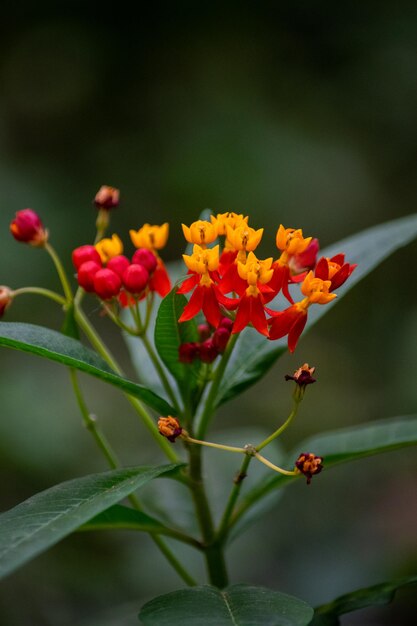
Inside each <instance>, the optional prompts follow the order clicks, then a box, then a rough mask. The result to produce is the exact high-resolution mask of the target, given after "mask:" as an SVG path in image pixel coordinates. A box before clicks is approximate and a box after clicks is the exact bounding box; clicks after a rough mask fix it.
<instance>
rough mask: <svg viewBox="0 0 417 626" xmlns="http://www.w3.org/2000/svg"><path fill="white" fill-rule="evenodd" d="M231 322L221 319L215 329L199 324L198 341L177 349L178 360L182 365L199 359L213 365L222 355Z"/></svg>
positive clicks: (225, 318)
mask: <svg viewBox="0 0 417 626" xmlns="http://www.w3.org/2000/svg"><path fill="white" fill-rule="evenodd" d="M232 328H233V322H232V320H231V319H229V318H228V317H223V318H222V319H221V320H220V324H219V325H218V327H217V328H216V329H214V328H212V327H211V326H210V325H209V324H200V325H199V327H198V332H199V335H200V341H199V342H197V341H193V342H189V343H183V344H181V345H180V347H179V360H180V361H181V362H182V363H192V362H193V361H195V360H196V359H199V360H200V361H202V362H203V363H213V361H214V360H215V358H216V357H218V356H219V354H223V352H224V351H225V350H226V346H227V344H228V342H229V339H230V335H231V332H232Z"/></svg>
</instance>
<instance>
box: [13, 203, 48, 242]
mask: <svg viewBox="0 0 417 626" xmlns="http://www.w3.org/2000/svg"><path fill="white" fill-rule="evenodd" d="M10 232H11V233H12V235H13V237H14V238H15V239H16V240H17V241H22V242H23V243H28V244H30V245H31V246H37V247H42V246H44V245H45V243H46V242H47V240H48V231H47V230H46V229H45V228H44V227H43V224H42V220H41V218H40V217H39V215H38V214H37V213H35V211H32V209H23V210H22V211H17V213H16V217H15V218H14V220H12V222H11V224H10Z"/></svg>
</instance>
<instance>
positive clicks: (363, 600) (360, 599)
mask: <svg viewBox="0 0 417 626" xmlns="http://www.w3.org/2000/svg"><path fill="white" fill-rule="evenodd" d="M416 583H417V576H406V577H404V578H399V579H397V580H392V581H389V582H385V583H382V584H380V585H374V586H373V587H365V588H363V589H358V590H357V591H353V592H352V593H347V594H345V595H343V596H340V597H339V598H336V600H333V602H329V603H328V604H324V605H323V606H319V607H318V608H317V609H316V610H315V612H314V618H313V620H312V622H311V624H310V626H339V624H340V621H339V616H340V615H344V614H345V613H351V612H352V611H358V610H359V609H365V608H366V607H369V606H381V605H384V604H389V603H390V602H392V601H393V599H394V596H395V593H396V591H397V590H398V589H400V588H401V587H406V586H407V585H413V584H414V585H415V584H416Z"/></svg>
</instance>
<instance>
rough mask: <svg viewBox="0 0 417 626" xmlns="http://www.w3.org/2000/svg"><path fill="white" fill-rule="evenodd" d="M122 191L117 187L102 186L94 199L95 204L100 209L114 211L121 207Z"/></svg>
mask: <svg viewBox="0 0 417 626" xmlns="http://www.w3.org/2000/svg"><path fill="white" fill-rule="evenodd" d="M119 199H120V191H119V190H118V189H116V188H115V187H109V186H108V185H102V186H101V187H100V189H99V190H98V191H97V193H96V196H95V198H94V204H95V205H96V207H97V208H98V209H107V210H109V209H114V208H115V207H117V206H119Z"/></svg>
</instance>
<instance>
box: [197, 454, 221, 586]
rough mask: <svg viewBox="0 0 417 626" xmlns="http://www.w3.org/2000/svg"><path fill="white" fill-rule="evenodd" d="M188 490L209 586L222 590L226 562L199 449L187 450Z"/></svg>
mask: <svg viewBox="0 0 417 626" xmlns="http://www.w3.org/2000/svg"><path fill="white" fill-rule="evenodd" d="M189 458H190V464H189V473H190V484H189V486H190V489H191V493H192V496H193V500H194V506H195V510H196V515H197V520H198V523H199V526H200V530H201V534H202V536H203V551H204V556H205V559H206V565H207V571H208V575H209V579H210V582H211V584H213V585H215V586H216V587H218V588H219V589H223V588H224V587H226V586H227V584H228V575H227V569H226V562H225V559H224V553H223V549H222V546H221V545H220V544H219V543H218V542H217V541H216V536H215V530H214V524H213V518H212V514H211V510H210V506H209V503H208V499H207V494H206V491H205V487H204V482H203V477H202V467H201V449H200V448H199V447H197V446H191V447H190V448H189Z"/></svg>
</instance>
